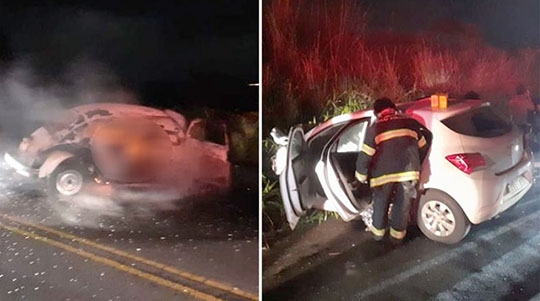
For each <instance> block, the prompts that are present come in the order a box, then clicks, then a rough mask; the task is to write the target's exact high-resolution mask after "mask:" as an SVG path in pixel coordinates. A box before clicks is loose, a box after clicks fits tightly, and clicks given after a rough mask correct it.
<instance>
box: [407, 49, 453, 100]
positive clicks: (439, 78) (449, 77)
mask: <svg viewBox="0 0 540 301" xmlns="http://www.w3.org/2000/svg"><path fill="white" fill-rule="evenodd" d="M412 61H413V70H414V77H415V80H416V86H417V88H419V89H422V90H429V91H455V90H456V89H457V88H458V87H459V75H460V73H459V67H458V62H457V60H456V58H455V57H454V56H452V54H450V52H448V51H440V50H439V51H437V50H434V49H432V48H430V47H428V46H426V45H425V44H424V45H423V46H422V47H421V48H420V49H419V51H418V52H417V53H416V54H414V55H413V58H412Z"/></svg>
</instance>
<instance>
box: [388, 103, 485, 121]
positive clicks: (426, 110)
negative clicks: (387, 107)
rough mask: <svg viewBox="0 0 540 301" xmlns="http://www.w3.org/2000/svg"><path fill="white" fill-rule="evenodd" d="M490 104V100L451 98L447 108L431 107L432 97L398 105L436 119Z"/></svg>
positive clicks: (400, 107)
mask: <svg viewBox="0 0 540 301" xmlns="http://www.w3.org/2000/svg"><path fill="white" fill-rule="evenodd" d="M486 105H489V102H487V101H483V100H479V99H449V100H448V106H447V108H445V109H438V108H432V107H431V99H430V98H422V99H419V100H417V101H412V102H406V103H401V104H398V105H397V107H398V108H399V109H400V110H402V111H404V112H406V113H408V114H412V113H415V114H419V115H422V116H432V117H434V119H437V120H443V119H446V118H448V117H451V116H454V115H456V114H459V113H461V112H464V111H468V110H470V109H472V108H476V107H480V106H486Z"/></svg>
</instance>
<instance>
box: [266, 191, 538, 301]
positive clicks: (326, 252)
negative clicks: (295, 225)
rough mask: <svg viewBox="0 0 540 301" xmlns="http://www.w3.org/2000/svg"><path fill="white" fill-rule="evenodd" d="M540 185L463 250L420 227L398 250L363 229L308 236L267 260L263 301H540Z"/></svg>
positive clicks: (337, 228) (477, 230)
mask: <svg viewBox="0 0 540 301" xmlns="http://www.w3.org/2000/svg"><path fill="white" fill-rule="evenodd" d="M539 186H540V185H539V184H536V186H535V187H533V189H531V191H529V192H528V194H527V195H526V196H525V197H524V199H522V200H521V201H520V202H519V203H517V204H516V205H515V206H513V207H512V208H510V209H509V210H508V211H506V212H504V213H502V214H500V216H498V217H497V218H495V219H492V220H490V221H487V222H485V223H483V224H480V225H477V226H473V227H472V229H471V231H470V232H469V234H468V236H467V237H466V238H465V239H464V240H463V241H462V242H460V243H458V244H455V245H443V244H438V243H435V242H432V241H430V240H428V239H427V238H426V237H424V236H423V235H422V234H421V233H420V231H419V230H418V228H416V227H411V228H410V229H409V235H408V237H407V239H406V241H405V242H404V243H403V245H401V246H397V247H396V246H392V244H391V243H389V242H384V241H383V242H375V241H373V240H372V239H371V237H370V235H368V232H365V231H364V230H363V228H364V226H363V223H362V222H358V223H357V224H355V223H344V222H341V221H333V222H331V223H328V224H329V225H327V226H325V225H324V224H323V226H319V227H314V228H312V229H307V230H303V231H304V233H302V234H299V235H297V236H296V237H293V238H290V239H288V241H286V242H285V243H284V244H281V245H278V246H276V247H275V248H274V251H273V252H270V254H266V255H267V256H265V257H264V259H263V260H264V261H265V263H264V266H265V269H267V270H272V269H273V270H274V273H273V274H272V275H266V278H265V281H264V284H263V300H531V299H532V300H540V187H539ZM306 240H313V241H312V242H306ZM309 249H312V250H311V251H310V252H307V253H305V254H304V255H298V254H297V253H298V251H296V250H309ZM287 250H294V251H290V252H288V251H287ZM295 256H296V257H295ZM291 257H294V259H291ZM287 260H288V261H290V263H289V264H288V265H287V266H281V267H279V268H276V266H277V265H278V263H279V262H285V261H287Z"/></svg>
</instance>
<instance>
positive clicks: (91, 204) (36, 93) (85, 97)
mask: <svg viewBox="0 0 540 301" xmlns="http://www.w3.org/2000/svg"><path fill="white" fill-rule="evenodd" d="M0 74H1V77H0V105H1V106H2V110H0V138H1V139H0V151H1V154H2V155H3V152H4V151H6V150H10V149H11V150H13V149H15V148H16V147H17V146H18V144H19V143H20V141H21V138H22V137H25V136H28V135H29V134H30V133H31V132H32V131H34V130H35V129H37V128H38V127H40V126H41V125H42V124H43V123H47V122H50V121H57V120H61V119H62V118H63V115H64V114H65V109H67V108H71V107H75V106H78V105H81V104H88V103H98V102H116V103H138V99H137V96H136V95H135V94H134V93H133V92H131V91H129V90H128V89H126V88H125V87H123V86H122V85H121V84H120V80H119V78H118V77H117V76H116V75H115V73H114V71H113V70H111V69H110V68H109V67H108V66H107V65H105V64H103V63H101V62H98V61H95V60H91V59H89V58H79V59H77V60H75V61H73V62H72V63H71V64H68V65H67V67H66V69H65V70H64V71H63V72H62V74H61V75H60V76H59V77H56V78H49V77H48V76H46V75H44V74H42V73H40V71H39V70H38V69H36V68H34V67H33V65H32V62H31V60H21V61H17V62H14V63H12V64H11V65H9V66H8V67H7V69H5V70H2V72H0ZM2 166H3V167H2V168H1V169H0V172H1V173H2V178H5V179H10V180H9V181H7V182H6V183H4V184H5V185H3V186H2V187H1V190H0V194H6V193H10V189H11V188H13V187H15V186H17V185H19V184H20V183H23V182H27V183H28V182H29V183H31V184H30V186H29V187H36V188H38V189H39V190H41V191H44V190H43V187H37V186H36V185H38V183H35V181H28V180H27V179H25V178H23V177H21V176H18V175H16V174H14V171H13V170H10V169H9V168H7V166H5V164H3V162H2ZM90 181H92V180H91V179H90ZM10 185H11V186H10ZM32 185H34V186H32ZM17 187H20V185H19V186H17ZM25 187H28V186H25ZM93 187H94V186H93ZM95 187H100V188H99V189H93V190H91V191H87V192H85V193H82V194H80V195H77V196H75V197H73V199H72V200H70V202H58V200H54V199H49V202H47V204H48V205H49V206H50V207H51V209H53V210H54V211H55V212H56V213H57V215H58V216H59V217H60V219H61V220H62V222H63V223H66V224H70V225H74V224H79V225H83V226H86V227H94V226H97V225H98V220H99V218H100V217H101V216H109V217H121V216H125V215H126V214H128V212H127V209H126V208H125V207H123V206H120V205H119V203H118V201H119V199H118V198H117V197H119V198H120V199H121V200H120V201H121V202H127V203H132V204H131V205H130V209H129V210H131V211H135V212H139V213H143V215H147V216H148V215H152V214H154V213H156V212H160V211H163V210H174V209H175V208H176V204H175V202H176V200H177V199H178V196H174V195H172V194H171V193H170V192H166V191H159V192H155V193H151V194H149V193H147V194H142V193H136V192H129V193H127V192H122V193H120V194H117V195H116V196H115V197H113V196H111V193H110V191H107V190H110V185H95ZM95 187H94V188H95ZM38 198H40V199H44V198H46V195H45V194H43V195H42V196H41V197H38Z"/></svg>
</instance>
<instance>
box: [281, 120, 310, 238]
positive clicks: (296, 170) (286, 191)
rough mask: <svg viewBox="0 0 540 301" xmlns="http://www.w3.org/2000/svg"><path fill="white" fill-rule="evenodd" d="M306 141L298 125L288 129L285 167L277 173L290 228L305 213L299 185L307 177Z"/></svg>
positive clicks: (294, 225)
mask: <svg viewBox="0 0 540 301" xmlns="http://www.w3.org/2000/svg"><path fill="white" fill-rule="evenodd" d="M305 151H306V141H305V139H304V131H303V130H302V127H301V126H300V125H298V126H296V127H292V128H291V130H290V131H289V140H288V145H287V156H286V160H285V168H284V170H283V172H282V173H281V174H280V175H279V188H280V192H281V199H282V201H283V206H284V208H285V214H286V215H287V221H288V222H289V226H290V227H291V229H294V228H295V227H296V224H297V223H298V220H299V219H300V217H301V216H302V215H304V214H305V213H306V210H307V208H305V207H304V206H303V205H302V195H301V189H300V188H301V186H302V185H304V184H305V181H306V179H307V176H306V169H307V168H308V167H307V166H305V165H306V164H305V156H304V155H305Z"/></svg>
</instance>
